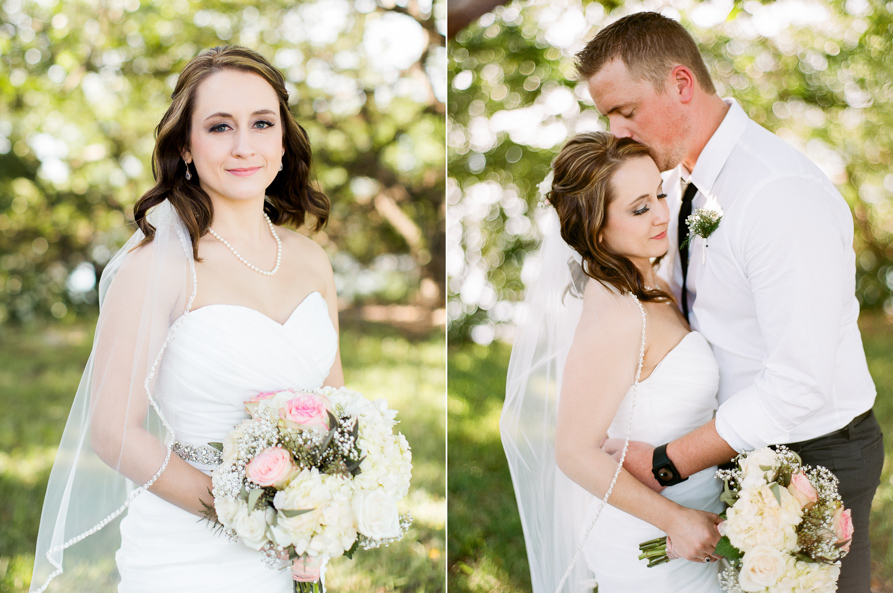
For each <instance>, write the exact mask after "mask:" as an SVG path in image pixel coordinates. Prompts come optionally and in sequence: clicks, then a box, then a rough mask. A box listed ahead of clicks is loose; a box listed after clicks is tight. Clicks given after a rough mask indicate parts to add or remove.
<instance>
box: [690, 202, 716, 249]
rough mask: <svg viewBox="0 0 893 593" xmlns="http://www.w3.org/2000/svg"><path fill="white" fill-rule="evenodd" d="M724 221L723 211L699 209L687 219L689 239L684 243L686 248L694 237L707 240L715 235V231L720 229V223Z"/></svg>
mask: <svg viewBox="0 0 893 593" xmlns="http://www.w3.org/2000/svg"><path fill="white" fill-rule="evenodd" d="M721 220H722V211H720V210H712V209H709V208H698V209H697V210H695V211H694V212H693V213H692V214H690V215H689V216H688V218H686V219H685V224H687V225H688V237H686V239H685V241H683V243H682V247H685V246H686V245H688V244H689V243H691V240H692V237H694V236H695V235H697V236H698V237H701V238H702V239H705V240H706V239H707V237H709V236H710V235H712V234H713V231H715V230H716V229H718V228H719V221H721Z"/></svg>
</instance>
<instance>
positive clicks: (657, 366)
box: [639, 331, 698, 384]
mask: <svg viewBox="0 0 893 593" xmlns="http://www.w3.org/2000/svg"><path fill="white" fill-rule="evenodd" d="M696 333H698V332H696V331H690V332H688V333H687V334H685V335H684V336H682V339H681V340H679V341H678V342H676V345H675V346H673V347H672V348H670V350H669V351H668V352H667V353H666V354H664V357H663V358H661V359H660V360H659V361H658V362H657V364H656V365H654V368H653V369H651V372H650V373H649V374H648V376H647V377H645V378H644V379H641V380H640V381H639V383H640V384H641V383H644V382H645V381H648V380H649V379H650V378H651V377H653V376H654V375H655V374H656V373H657V371H658V370H659V369H660V367H661V366H663V364H664V361H665V360H667V359H668V358H670V357H671V356H673V355H674V353H675V352H676V351H677V350H679V349H681V346H682V343H683V342H685V340H687V339H688V337H689V336H693V335H694V334H696Z"/></svg>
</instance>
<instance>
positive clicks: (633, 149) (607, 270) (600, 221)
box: [547, 132, 675, 301]
mask: <svg viewBox="0 0 893 593" xmlns="http://www.w3.org/2000/svg"><path fill="white" fill-rule="evenodd" d="M643 157H645V158H651V157H650V156H649V154H648V150H647V149H646V148H645V147H644V146H643V145H641V144H639V143H638V142H636V141H635V140H632V139H631V138H615V137H614V136H612V135H611V134H609V133H607V132H588V133H585V134H578V135H577V136H574V137H573V138H571V139H570V140H568V142H567V144H565V145H564V147H563V148H562V149H561V152H559V153H558V156H557V157H555V160H554V161H552V172H553V174H554V178H553V180H552V190H551V191H550V192H549V194H548V196H547V199H548V201H549V203H551V204H552V206H553V207H554V208H555V210H556V212H557V213H558V219H559V221H560V225H561V237H562V238H563V239H564V241H565V242H566V243H567V244H568V245H570V246H571V248H572V249H573V250H574V251H576V252H577V253H579V254H580V255H581V256H582V257H583V273H585V274H586V275H587V276H589V277H590V278H592V279H594V280H597V281H598V282H601V283H602V284H604V285H605V286H608V287H614V288H616V289H617V290H619V291H620V292H621V293H622V294H625V293H627V292H631V293H633V294H634V295H636V296H637V297H638V298H639V299H640V300H642V301H675V299H674V298H673V296H672V295H671V294H669V293H668V292H665V291H663V290H651V289H647V288H645V284H644V282H643V281H642V274H641V273H640V272H639V270H638V268H636V266H635V264H633V262H632V261H630V260H629V258H627V257H625V256H623V255H619V254H617V253H613V252H612V251H611V250H610V249H609V248H608V246H607V245H605V244H604V243H600V242H599V240H598V239H599V236H600V235H601V232H602V229H603V228H604V226H605V223H606V222H607V220H608V204H610V203H611V201H612V200H613V199H614V191H613V187H612V186H611V179H612V177H613V176H614V173H615V172H616V171H617V169H618V168H620V166H621V165H623V163H625V162H627V161H630V160H632V159H637V158H643ZM658 261H660V258H657V260H655V261H654V264H653V265H657V263H658Z"/></svg>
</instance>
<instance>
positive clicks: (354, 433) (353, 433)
mask: <svg viewBox="0 0 893 593" xmlns="http://www.w3.org/2000/svg"><path fill="white" fill-rule="evenodd" d="M350 436H352V437H353V440H354V441H356V440H357V438H359V436H360V419H359V418H354V421H353V428H351V429H350Z"/></svg>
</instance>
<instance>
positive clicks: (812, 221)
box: [577, 12, 884, 593]
mask: <svg viewBox="0 0 893 593" xmlns="http://www.w3.org/2000/svg"><path fill="white" fill-rule="evenodd" d="M577 64H578V71H579V73H580V76H581V78H582V79H583V80H585V81H587V82H588V85H589V91H590V94H591V95H592V99H593V100H594V101H595V106H596V108H597V109H598V110H599V111H600V112H601V113H602V114H603V115H605V116H606V117H607V118H608V120H609V122H610V129H611V132H612V133H614V134H615V135H617V136H623V137H631V138H633V139H635V140H637V141H639V142H641V143H642V144H644V145H645V146H647V147H648V149H649V152H650V153H651V156H652V157H653V158H654V160H655V162H656V163H657V165H658V167H659V168H660V170H661V171H669V173H668V174H667V175H666V177H665V180H664V190H665V192H666V193H667V194H668V203H669V207H670V214H671V217H672V219H673V220H674V221H678V226H676V225H674V224H671V229H670V233H669V234H670V240H671V245H678V244H679V243H681V242H682V239H684V238H685V236H686V235H687V231H688V229H687V227H686V225H685V218H686V217H687V215H688V214H689V213H691V212H692V211H693V210H697V209H698V208H701V207H707V208H710V209H713V210H721V211H722V212H723V217H722V219H721V221H720V224H719V227H718V228H717V229H716V230H715V231H714V232H713V233H712V234H710V235H709V237H708V238H703V237H697V236H695V237H692V239H693V240H692V241H691V242H690V245H689V246H687V247H686V248H682V249H680V250H677V249H675V248H671V250H670V253H669V254H668V256H667V257H666V258H664V262H662V268H661V272H662V276H663V277H664V278H666V279H667V280H668V281H669V282H670V285H671V287H672V288H673V290H674V292H675V294H676V295H677V297H679V303H680V307H681V308H682V309H683V312H684V313H685V314H686V316H687V317H688V318H689V321H690V323H691V327H692V329H693V330H697V331H700V332H701V333H702V334H703V335H704V336H705V337H706V338H707V340H708V341H709V342H710V344H711V345H712V347H713V351H714V354H715V355H716V359H717V362H718V363H719V368H720V385H719V394H718V399H719V402H720V406H719V409H718V410H717V413H716V417H715V419H714V420H712V421H711V422H709V423H707V424H705V425H703V426H701V427H700V428H698V429H696V430H694V431H692V432H691V433H689V434H687V435H685V436H683V437H681V438H679V439H677V440H675V441H673V442H671V443H667V444H666V445H665V446H661V447H657V448H654V447H651V446H650V445H648V444H646V443H631V444H630V451H629V453H628V454H627V461H626V463H625V467H627V468H628V469H629V470H630V471H631V472H632V473H633V474H634V475H635V476H636V477H637V478H639V479H640V480H641V481H642V482H645V483H646V484H649V485H650V486H651V487H652V488H654V489H655V490H658V491H659V490H661V489H663V487H665V486H668V485H672V484H675V483H678V482H679V481H681V480H683V479H685V478H687V476H689V475H691V474H693V473H695V472H698V471H700V470H703V469H706V468H709V467H711V466H714V465H717V464H723V463H726V462H728V461H729V460H730V459H732V458H733V457H734V456H735V455H737V453H738V452H741V451H744V450H751V449H756V448H759V447H763V446H766V445H775V444H785V445H787V446H788V447H790V448H791V449H793V450H794V451H796V452H797V453H799V454H800V455H801V457H802V458H803V461H804V463H807V464H811V465H823V466H825V467H827V468H829V469H830V470H832V471H833V472H834V473H835V474H836V475H837V477H838V478H839V479H840V494H841V495H842V497H843V501H844V504H845V505H846V507H847V508H850V509H852V516H853V522H854V525H855V535H854V537H853V542H852V546H851V549H850V553H849V554H848V555H847V556H846V558H845V559H844V560H843V565H842V569H841V575H840V580H839V585H838V587H839V591H842V592H846V593H869V589H870V571H871V564H870V562H871V558H870V542H869V537H868V535H869V533H868V520H869V513H870V509H871V499H872V498H873V496H874V493H875V490H876V489H877V486H878V483H879V479H880V473H881V467H882V465H883V455H884V453H883V442H882V436H881V432H880V428H879V427H878V423H877V421H876V420H875V417H874V414H873V413H872V411H871V409H872V405H873V404H874V398H875V394H876V390H875V387H874V383H873V381H872V379H871V377H870V376H869V374H868V367H867V365H866V362H865V354H864V351H863V348H862V339H861V336H860V334H859V329H858V327H857V325H856V320H857V318H858V316H859V305H858V302H857V301H856V299H855V296H854V294H855V273H856V270H855V254H854V252H853V247H852V245H853V219H852V215H851V213H850V211H849V208H848V206H847V204H846V203H845V202H844V200H843V198H842V197H841V196H840V194H839V193H838V192H837V190H836V189H835V188H834V186H833V185H832V184H831V182H830V181H829V180H828V178H827V177H826V176H825V175H824V174H823V173H822V172H821V171H820V170H819V169H818V167H816V166H815V165H813V164H812V163H811V162H810V161H809V160H808V159H807V158H806V157H804V156H803V155H802V154H800V153H799V152H797V151H796V150H795V149H793V148H791V147H790V146H789V145H788V144H786V143H785V142H784V141H782V140H781V139H779V138H778V137H776V136H775V135H774V134H772V133H770V132H768V131H767V130H765V129H764V128H762V127H761V126H760V125H758V124H756V123H754V122H753V121H752V120H751V119H750V118H749V117H748V116H747V114H746V113H745V112H744V110H743V109H742V108H741V106H739V105H738V104H737V103H736V102H734V101H732V100H724V99H722V98H720V97H719V96H718V95H717V94H716V91H715V89H714V87H713V83H712V81H711V80H710V75H709V73H708V72H707V68H706V66H705V65H704V61H703V59H702V58H701V55H700V52H699V51H698V48H697V45H696V44H695V42H694V40H693V39H692V38H691V36H690V35H689V34H688V32H686V31H685V29H684V28H683V27H682V26H681V25H679V24H678V23H677V22H675V21H673V20H671V19H668V18H666V17H663V16H661V15H659V14H656V13H648V12H645V13H638V14H633V15H630V16H627V17H625V18H622V19H620V20H619V21H617V22H615V23H613V24H612V25H610V26H608V27H606V28H605V29H603V30H602V31H601V32H600V33H599V34H598V35H597V36H596V37H595V39H593V40H592V41H590V42H589V44H588V45H587V46H586V48H585V49H583V50H582V51H581V52H580V53H579V54H577ZM674 227H675V228H674ZM674 240H675V241H676V242H674ZM708 246H709V248H708ZM652 470H657V471H654V472H652ZM657 475H659V476H660V478H659V479H658V478H656V477H655V476H657Z"/></svg>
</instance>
